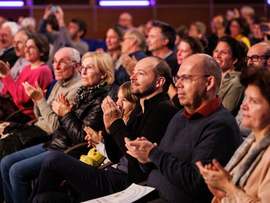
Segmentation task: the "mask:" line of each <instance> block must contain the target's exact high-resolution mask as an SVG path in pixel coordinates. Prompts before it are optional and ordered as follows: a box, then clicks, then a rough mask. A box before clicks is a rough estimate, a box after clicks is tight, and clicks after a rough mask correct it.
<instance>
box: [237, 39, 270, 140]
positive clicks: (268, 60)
mask: <svg viewBox="0 0 270 203" xmlns="http://www.w3.org/2000/svg"><path fill="white" fill-rule="evenodd" d="M246 62H247V65H248V68H251V67H252V68H254V69H258V70H265V71H270V44H269V43H267V42H260V43H258V44H254V45H253V46H252V47H250V49H249V50H248V53H247V56H246ZM245 99H246V97H245V98H244V99H243V101H244V100H245ZM235 118H236V122H237V124H238V126H239V128H240V134H241V136H242V137H244V138H245V137H247V136H248V135H249V134H250V133H251V130H250V129H248V128H247V127H245V126H243V125H242V118H243V110H242V109H240V110H239V111H238V114H237V116H236V117H235Z"/></svg>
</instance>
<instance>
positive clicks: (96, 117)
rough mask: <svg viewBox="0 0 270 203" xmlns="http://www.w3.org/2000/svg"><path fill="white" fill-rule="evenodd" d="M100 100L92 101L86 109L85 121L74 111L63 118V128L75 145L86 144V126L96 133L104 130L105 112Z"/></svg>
mask: <svg viewBox="0 0 270 203" xmlns="http://www.w3.org/2000/svg"><path fill="white" fill-rule="evenodd" d="M100 99H101V98H99V99H98V98H93V99H92V102H91V103H90V104H89V105H88V106H87V107H86V108H85V109H84V112H83V113H84V115H85V117H84V118H83V119H79V118H78V117H77V116H76V115H75V113H74V111H70V112H68V113H67V114H66V115H64V116H63V117H62V118H61V123H62V127H64V128H65V130H66V132H68V136H69V137H70V138H71V140H72V142H73V143H74V144H78V143H82V142H85V140H84V137H85V135H86V133H85V131H84V127H85V126H90V127H91V128H93V129H94V130H95V131H98V130H102V129H103V127H104V124H103V112H102V109H101V105H100V104H101V100H100Z"/></svg>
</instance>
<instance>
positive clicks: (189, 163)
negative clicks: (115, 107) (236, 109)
mask: <svg viewBox="0 0 270 203" xmlns="http://www.w3.org/2000/svg"><path fill="white" fill-rule="evenodd" d="M175 78H176V79H177V82H176V84H175V87H177V89H178V98H179V101H180V104H181V105H183V106H184V109H183V110H181V111H179V112H178V113H177V114H176V115H175V116H174V117H173V118H172V120H171V122H170V123H169V125H168V128H167V131H166V133H165V135H164V137H163V138H162V141H161V142H160V145H159V147H157V144H156V143H154V144H153V143H152V142H150V141H147V140H146V138H138V139H137V140H136V141H130V140H129V139H127V138H126V139H125V141H126V147H127V149H128V151H127V153H128V154H130V155H131V156H133V157H135V158H137V159H138V161H139V162H141V163H144V164H143V165H142V167H144V168H145V170H146V171H148V172H150V174H149V177H148V179H147V185H149V186H152V187H154V188H156V190H157V191H158V192H159V195H160V197H161V198H163V199H165V200H166V201H168V202H194V203H195V202H211V199H212V195H211V193H210V191H209V190H208V188H207V186H206V184H205V183H204V181H203V179H202V177H201V176H200V172H199V170H198V168H197V167H196V162H197V161H198V160H203V162H204V164H207V163H210V162H211V160H212V159H213V158H216V159H218V160H219V162H220V163H222V164H223V165H225V164H226V163H227V161H228V160H229V159H230V157H231V156H232V154H233V153H234V151H235V150H236V148H237V147H238V146H239V145H240V143H241V142H242V138H241V136H240V135H239V128H238V126H237V124H236V122H235V119H234V117H233V116H232V115H231V114H230V112H229V111H228V110H227V109H225V108H224V107H223V106H222V104H221V102H220V99H219V97H218V96H217V92H218V88H219V86H220V82H221V72H220V68H219V65H218V63H217V62H216V61H215V60H214V59H213V58H212V57H211V56H208V55H206V54H195V55H192V56H190V57H188V58H187V59H186V60H185V61H184V63H183V64H182V66H181V69H180V70H179V71H178V73H177V76H175ZM150 163H151V164H150Z"/></svg>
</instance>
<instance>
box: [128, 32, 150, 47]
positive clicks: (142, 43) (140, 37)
mask: <svg viewBox="0 0 270 203" xmlns="http://www.w3.org/2000/svg"><path fill="white" fill-rule="evenodd" d="M128 36H129V37H134V38H135V39H136V41H137V44H138V47H139V48H140V49H141V50H143V51H144V50H145V49H146V39H145V36H144V34H143V33H142V32H141V31H140V30H139V29H137V28H131V29H129V30H128Z"/></svg>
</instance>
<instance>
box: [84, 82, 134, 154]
mask: <svg viewBox="0 0 270 203" xmlns="http://www.w3.org/2000/svg"><path fill="white" fill-rule="evenodd" d="M131 88H132V84H131V82H130V81H127V82H125V83H124V84H122V85H121V86H120V87H119V89H118V93H117V98H118V99H117V102H116V105H117V106H118V107H120V106H122V108H123V121H124V123H125V124H126V125H127V122H128V121H129V118H130V115H131V113H132V111H133V110H134V108H135V105H136V102H137V100H138V98H137V97H136V96H135V95H133V94H132V93H131ZM84 130H85V132H86V133H87V135H86V136H85V140H87V141H88V147H91V146H92V147H95V148H96V150H97V151H98V152H100V154H101V155H102V156H104V157H108V155H107V152H106V149H105V145H104V141H103V136H102V131H99V132H98V133H97V132H96V131H94V130H93V129H92V128H90V127H88V126H86V127H85V129H84Z"/></svg>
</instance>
